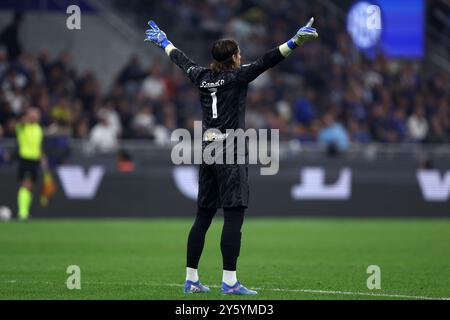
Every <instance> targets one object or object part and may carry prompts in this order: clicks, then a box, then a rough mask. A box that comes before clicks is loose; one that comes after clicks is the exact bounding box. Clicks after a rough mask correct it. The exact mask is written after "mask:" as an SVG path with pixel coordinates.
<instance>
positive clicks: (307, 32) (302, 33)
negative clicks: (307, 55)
mask: <svg viewBox="0 0 450 320" xmlns="http://www.w3.org/2000/svg"><path fill="white" fill-rule="evenodd" d="M313 22H314V18H311V19H309V21H308V23H307V24H306V26H304V27H301V28H300V29H299V30H298V31H297V33H296V34H295V36H294V37H293V38H292V39H291V40H289V41H288V42H287V45H288V46H289V48H291V49H295V48H296V47H297V46H300V45H302V44H303V43H304V42H306V41H308V40H314V39H317V38H318V37H319V35H318V34H317V30H316V29H315V28H313V27H311V26H312V24H313Z"/></svg>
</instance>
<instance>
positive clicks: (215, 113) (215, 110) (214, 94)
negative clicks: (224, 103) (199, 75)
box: [209, 89, 217, 119]
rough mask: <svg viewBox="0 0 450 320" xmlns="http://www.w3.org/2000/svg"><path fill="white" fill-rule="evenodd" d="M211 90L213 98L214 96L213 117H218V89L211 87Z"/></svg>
mask: <svg viewBox="0 0 450 320" xmlns="http://www.w3.org/2000/svg"><path fill="white" fill-rule="evenodd" d="M209 91H210V92H211V98H212V117H213V119H216V118H217V96H216V92H217V89H209Z"/></svg>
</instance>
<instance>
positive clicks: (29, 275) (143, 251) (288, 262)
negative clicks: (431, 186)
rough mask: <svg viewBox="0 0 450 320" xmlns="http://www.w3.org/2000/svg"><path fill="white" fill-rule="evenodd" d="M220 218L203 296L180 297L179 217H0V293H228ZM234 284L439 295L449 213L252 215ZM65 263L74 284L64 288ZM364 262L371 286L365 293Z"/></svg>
mask: <svg viewBox="0 0 450 320" xmlns="http://www.w3.org/2000/svg"><path fill="white" fill-rule="evenodd" d="M220 220H221V219H220V217H218V218H217V219H216V222H215V223H214V224H213V226H212V227H211V230H210V232H209V233H208V236H207V245H206V247H205V253H204V257H203V258H202V261H201V265H200V277H201V279H202V282H204V283H205V284H207V285H210V286H211V288H212V292H211V293H210V294H208V295H195V296H193V295H188V296H186V295H184V294H182V293H181V291H182V282H183V280H184V257H185V245H186V244H185V241H186V236H187V232H188V231H189V228H190V223H191V221H190V220H189V219H141V220H34V221H30V222H27V223H17V222H9V223H1V224H0V251H1V252H2V259H1V260H2V261H1V264H0V299H230V297H226V296H222V295H220V293H219V287H218V286H219V284H220V274H221V256H220V246H219V241H220V231H221V221H220ZM243 231H244V233H243V248H242V251H241V258H240V261H239V273H238V274H239V276H240V278H241V280H242V282H243V283H244V284H245V285H246V286H248V287H251V288H255V289H257V290H259V291H260V294H259V295H258V296H256V297H254V298H253V299H448V298H449V297H450V268H449V265H450V257H449V256H448V252H450V232H449V231H450V220H445V219H437V220H434V219H433V220H432V219H430V220H398V219H395V220H389V219H383V220H381V219H372V220H364V219H255V218H253V219H252V218H248V219H247V222H246V224H245V227H244V230H243ZM69 265H77V266H79V267H80V270H81V289H80V290H69V289H67V287H66V281H67V278H68V277H69V276H70V274H67V273H66V269H67V267H68V266H69ZM369 265H378V266H379V267H380V270H381V289H379V290H377V289H374V290H369V289H368V288H367V278H368V277H369V276H370V274H368V273H367V272H366V269H367V267H368V266H369Z"/></svg>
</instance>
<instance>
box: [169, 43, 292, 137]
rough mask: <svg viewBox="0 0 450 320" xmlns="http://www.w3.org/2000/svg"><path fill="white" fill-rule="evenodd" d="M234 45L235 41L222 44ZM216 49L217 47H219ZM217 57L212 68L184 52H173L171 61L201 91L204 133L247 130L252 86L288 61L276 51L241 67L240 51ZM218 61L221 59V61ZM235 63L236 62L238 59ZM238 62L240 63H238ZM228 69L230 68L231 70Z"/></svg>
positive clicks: (269, 52) (175, 50) (231, 51)
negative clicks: (246, 111) (250, 88)
mask: <svg viewBox="0 0 450 320" xmlns="http://www.w3.org/2000/svg"><path fill="white" fill-rule="evenodd" d="M220 41H223V42H225V41H232V42H234V41H233V40H218V41H216V42H215V45H216V44H217V43H220ZM215 45H214V46H215ZM214 46H213V57H214V58H215V59H216V62H215V63H213V64H212V65H211V67H210V68H205V67H201V66H199V65H197V64H196V63H195V62H193V61H192V60H190V59H189V58H188V57H187V56H186V55H185V54H184V53H183V52H182V51H181V50H179V49H174V50H172V51H171V52H170V59H171V60H172V61H173V62H174V63H175V64H177V65H178V66H179V67H180V68H181V69H182V70H183V71H184V72H185V73H186V74H187V76H188V77H189V79H190V80H191V81H192V82H193V83H194V85H195V86H196V87H197V88H198V90H199V93H200V103H201V107H202V112H203V122H202V123H203V131H206V130H207V129H211V128H214V129H218V130H220V131H221V132H222V133H225V131H226V129H238V128H241V129H245V105H246V104H245V101H246V97H247V88H248V83H249V82H251V81H253V80H254V79H255V78H256V77H258V76H259V75H260V74H261V73H263V72H264V71H266V70H267V69H269V68H271V67H273V66H275V65H276V64H277V63H278V62H280V61H281V60H283V59H284V56H283V55H282V54H281V53H280V50H279V49H278V48H274V49H272V50H270V51H268V52H267V53H266V54H264V55H263V56H262V57H261V58H259V59H257V60H256V61H254V62H252V63H249V64H245V65H242V66H240V55H239V48H238V47H237V44H236V48H235V50H234V51H233V47H232V46H231V50H228V51H229V52H228V53H227V52H225V53H223V54H221V55H220V54H219V53H220V52H219V53H217V52H216V56H217V57H216V56H215V55H214ZM236 50H237V51H236ZM233 55H234V56H238V57H239V65H236V64H235V63H234V64H233V61H232V60H230V59H232V56H233ZM218 59H221V60H220V61H221V62H219V61H217V60H218ZM234 60H235V59H234ZM234 62H236V61H234ZM227 66H228V67H227Z"/></svg>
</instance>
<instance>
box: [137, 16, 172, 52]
mask: <svg viewBox="0 0 450 320" xmlns="http://www.w3.org/2000/svg"><path fill="white" fill-rule="evenodd" d="M148 25H149V26H150V29H147V31H145V34H146V37H145V40H144V41H149V42H151V43H153V44H154V45H156V46H158V47H160V48H163V49H165V48H166V47H167V46H168V45H169V44H172V42H170V41H169V40H168V39H167V36H166V34H165V32H164V31H162V30H161V29H159V27H158V26H157V25H156V23H155V21H153V20H150V21H149V22H148Z"/></svg>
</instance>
